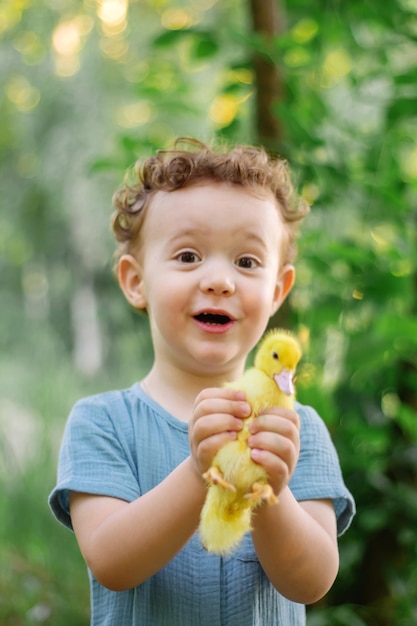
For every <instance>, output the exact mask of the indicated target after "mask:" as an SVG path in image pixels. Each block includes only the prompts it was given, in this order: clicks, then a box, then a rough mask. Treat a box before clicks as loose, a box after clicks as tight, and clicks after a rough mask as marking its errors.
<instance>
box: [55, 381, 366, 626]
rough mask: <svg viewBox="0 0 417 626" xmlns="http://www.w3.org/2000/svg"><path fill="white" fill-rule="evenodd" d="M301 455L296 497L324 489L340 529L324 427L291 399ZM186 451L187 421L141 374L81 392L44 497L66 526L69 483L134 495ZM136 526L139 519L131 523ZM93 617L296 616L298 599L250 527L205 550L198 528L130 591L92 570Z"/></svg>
mask: <svg viewBox="0 0 417 626" xmlns="http://www.w3.org/2000/svg"><path fill="white" fill-rule="evenodd" d="M296 409H297V412H298V413H299V415H300V419H301V451H300V457H299V461H298V464H297V467H296V469H295V472H294V474H293V477H292V479H291V482H290V488H291V491H292V492H293V494H294V496H295V498H296V499H297V500H299V501H300V500H313V499H321V498H330V499H332V500H333V503H334V509H335V513H336V517H337V528H338V533H339V534H341V533H343V532H344V531H345V530H346V528H347V527H348V526H349V524H350V522H351V519H352V517H353V515H354V512H355V504H354V501H353V498H352V496H351V494H350V493H349V491H348V490H347V488H346V487H345V485H344V482H343V478H342V474H341V470H340V465H339V460H338V457H337V453H336V451H335V448H334V446H333V443H332V442H331V439H330V436H329V433H328V431H327V428H326V427H325V425H324V423H323V421H322V420H321V418H320V417H319V416H318V415H317V413H316V412H315V411H314V410H313V409H311V408H310V407H306V406H302V405H299V404H297V407H296ZM189 454H190V449H189V444H188V424H187V423H185V422H181V421H180V420H178V419H176V418H175V417H173V416H172V415H170V413H168V412H167V411H165V410H164V409H163V408H162V407H161V406H160V405H159V404H157V403H156V402H155V401H154V400H153V399H152V398H150V397H149V396H148V395H147V394H146V393H145V392H144V391H143V390H142V388H141V387H140V385H139V384H138V383H136V384H135V385H133V386H132V387H131V388H129V389H126V390H123V391H111V392H108V393H103V394H100V395H97V396H93V397H91V398H86V399H84V400H81V401H80V402H78V403H77V404H76V405H75V407H74V409H73V411H72V413H71V415H70V417H69V420H68V422H67V425H66V429H65V433H64V438H63V442H62V447H61V452H60V457H59V466H58V481H57V485H56V487H55V489H54V490H53V491H52V493H51V495H50V498H49V503H50V506H51V508H52V511H53V513H54V514H55V516H56V517H57V519H58V520H59V521H61V522H62V523H63V524H64V525H65V526H67V527H68V528H72V524H71V518H70V515H69V492H70V491H71V490H72V491H79V492H84V493H91V494H99V495H105V496H112V497H116V498H120V499H123V500H126V501H128V502H131V501H132V500H135V499H136V498H138V497H140V496H141V495H143V494H144V493H146V492H147V491H150V490H151V489H153V488H154V487H155V486H156V485H158V484H159V483H160V482H161V481H162V480H164V478H166V476H167V475H168V474H170V473H171V472H172V471H173V470H174V469H175V468H176V467H177V466H178V465H179V464H180V463H181V462H182V461H184V460H185V459H186V458H187V457H188V456H189ZM138 532H140V529H138ZM89 575H90V583H91V611H92V614H91V625H92V626H194V625H198V626H255V625H256V626H303V625H304V624H305V607H304V605H302V604H297V603H295V602H291V601H290V600H287V599H286V598H284V597H283V596H282V595H280V594H279V593H278V592H277V591H276V590H275V588H274V587H273V586H272V584H271V583H270V582H269V579H268V578H267V576H266V575H265V574H264V572H263V570H262V567H261V565H260V563H259V560H258V558H257V555H256V552H255V549H254V547H253V544H252V539H251V536H250V533H248V534H247V535H246V536H245V537H244V540H243V542H242V544H241V545H240V547H239V548H238V549H237V551H236V552H235V553H233V554H232V555H231V556H227V557H224V558H223V557H219V556H217V555H214V554H210V553H208V552H206V550H204V548H203V547H202V545H201V542H200V539H199V536H198V533H196V534H195V535H194V536H193V537H192V538H191V540H190V541H189V542H188V544H187V545H186V546H185V547H184V548H183V549H182V550H181V551H180V552H179V553H178V554H177V555H176V556H175V557H174V558H173V559H172V561H170V562H169V563H168V564H167V565H166V566H165V567H164V568H163V569H162V570H160V571H159V572H157V573H156V574H155V575H154V576H152V577H151V578H149V579H148V580H146V581H145V582H143V583H142V584H141V585H139V586H138V587H135V588H133V589H130V590H128V591H121V592H115V591H110V590H108V589H106V588H105V587H103V586H102V585H101V584H100V583H99V582H98V581H97V580H96V579H95V578H94V576H93V575H92V573H91V572H89Z"/></svg>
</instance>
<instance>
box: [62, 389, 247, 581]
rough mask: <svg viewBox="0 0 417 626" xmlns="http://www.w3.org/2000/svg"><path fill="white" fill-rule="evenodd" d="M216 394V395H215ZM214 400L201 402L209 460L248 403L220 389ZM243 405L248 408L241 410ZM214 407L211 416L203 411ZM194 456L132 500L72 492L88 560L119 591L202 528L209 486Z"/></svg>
mask: <svg viewBox="0 0 417 626" xmlns="http://www.w3.org/2000/svg"><path fill="white" fill-rule="evenodd" d="M212 395H214V394H212ZM215 395H216V398H215V399H214V401H213V402H211V403H209V404H208V405H207V403H206V404H205V403H204V402H203V403H202V404H201V403H200V404H197V405H196V407H195V411H194V413H195V414H196V415H195V417H193V420H192V422H193V423H194V422H195V420H198V422H197V423H198V427H197V428H195V429H193V432H194V436H193V445H195V446H196V447H197V448H198V449H199V452H198V454H199V455H200V456H201V457H202V458H203V459H206V467H204V469H207V468H208V467H209V465H210V463H211V460H212V459H213V456H214V455H215V453H216V452H217V450H218V448H219V447H221V446H222V445H223V444H224V443H226V441H228V440H230V439H231V438H234V437H235V436H236V432H235V431H236V430H238V429H239V428H240V427H241V422H240V420H238V419H236V417H235V416H236V415H239V414H241V415H242V417H244V416H246V415H247V413H248V410H249V407H248V405H247V404H246V403H243V405H242V402H241V400H240V394H239V392H236V391H234V390H231V389H228V390H222V391H220V392H219V390H217V394H215ZM219 395H220V398H219ZM242 406H243V410H242ZM207 411H211V414H210V415H204V416H203V417H202V419H198V418H200V417H201V413H202V412H207ZM201 474H202V472H200V471H199V469H198V467H197V466H196V464H195V462H194V461H193V460H192V458H191V457H189V458H187V459H186V460H185V461H184V462H183V463H181V464H180V465H179V466H178V467H177V468H176V469H175V470H174V471H173V472H172V473H171V474H170V475H169V476H167V477H166V478H165V480H163V481H162V482H161V483H160V484H159V485H158V486H156V487H155V488H154V489H152V490H151V491H149V492H147V493H145V494H144V495H143V496H141V497H140V498H138V499H137V500H135V501H133V502H131V503H128V502H126V501H124V500H119V499H117V498H110V497H106V496H97V495H91V494H86V493H76V492H71V499H70V511H71V519H72V524H73V527H74V531H75V534H76V536H77V540H78V543H79V545H80V549H81V552H82V554H83V556H84V559H85V561H86V563H87V565H88V566H89V568H90V569H91V571H92V572H93V574H94V576H95V577H96V578H97V580H98V581H99V582H100V583H101V584H103V585H104V586H105V587H108V588H109V589H112V590H114V591H122V590H125V589H129V588H131V587H134V586H136V585H139V584H141V583H142V582H143V581H145V580H146V579H148V578H149V577H150V576H152V575H153V574H155V573H156V572H157V571H159V570H160V569H161V568H162V567H164V566H165V565H166V563H168V562H169V561H170V560H171V559H172V558H173V557H174V556H175V555H176V554H177V553H178V552H179V550H181V549H182V548H183V546H184V545H185V544H186V543H187V541H188V540H189V539H190V538H191V536H192V535H193V534H194V532H195V531H196V530H197V527H198V524H199V519H200V511H201V507H202V505H203V503H204V499H205V495H206V487H205V483H204V480H203V479H202V476H201Z"/></svg>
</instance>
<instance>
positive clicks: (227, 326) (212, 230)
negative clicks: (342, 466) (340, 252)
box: [119, 182, 293, 375]
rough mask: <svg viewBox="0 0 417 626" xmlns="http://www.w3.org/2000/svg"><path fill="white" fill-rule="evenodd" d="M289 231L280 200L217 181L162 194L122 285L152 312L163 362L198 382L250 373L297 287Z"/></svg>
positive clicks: (126, 261)
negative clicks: (256, 351) (286, 243)
mask: <svg viewBox="0 0 417 626" xmlns="http://www.w3.org/2000/svg"><path fill="white" fill-rule="evenodd" d="M283 228H284V227H283V224H282V222H281V218H280V216H279V213H278V209H277V207H276V205H275V202H274V199H273V197H272V195H271V196H269V195H265V194H264V195H263V196H259V195H254V194H252V193H251V192H249V191H248V190H246V189H243V188H240V187H233V186H229V185H226V184H220V183H219V184H213V183H209V182H208V183H205V184H201V185H198V186H193V187H188V188H185V189H180V190H178V191H174V192H158V193H157V194H156V195H155V197H154V198H153V199H152V201H151V204H150V205H149V207H148V212H147V214H146V217H145V221H144V224H143V227H142V231H141V235H140V244H141V245H140V252H139V253H138V256H137V259H135V258H133V257H131V256H127V257H123V258H122V260H121V264H120V272H119V277H120V282H121V286H122V289H123V290H124V292H125V295H126V297H127V298H128V300H129V301H130V303H131V304H133V306H136V307H137V308H145V307H146V309H147V311H148V314H149V319H150V324H151V331H152V337H153V342H154V349H155V359H156V362H157V361H158V359H162V360H165V361H166V360H167V359H168V360H169V361H170V362H171V364H172V365H174V366H176V367H179V368H181V369H186V370H189V371H190V372H193V373H194V374H196V375H213V374H214V373H219V374H221V373H224V374H227V372H231V371H233V369H234V368H237V369H239V368H242V367H243V365H244V361H245V359H246V356H247V354H248V352H249V351H250V350H251V349H252V348H253V347H254V345H255V344H256V343H257V342H258V340H259V338H260V337H261V335H262V334H263V332H264V330H265V327H266V325H267V322H268V319H269V317H270V316H271V315H272V314H273V313H274V312H275V310H276V309H277V308H278V306H279V305H280V303H281V302H282V300H283V298H284V297H285V296H286V294H287V292H288V291H289V289H290V288H291V286H292V282H293V268H292V267H288V266H287V267H286V268H284V269H283V270H281V271H280V261H281V259H280V251H281V249H282V242H283V236H284V235H283V232H284V230H283Z"/></svg>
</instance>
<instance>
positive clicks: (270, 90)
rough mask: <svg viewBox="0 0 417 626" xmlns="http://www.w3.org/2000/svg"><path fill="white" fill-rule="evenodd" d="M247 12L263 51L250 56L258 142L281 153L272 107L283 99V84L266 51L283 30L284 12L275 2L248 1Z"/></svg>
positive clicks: (278, 133) (279, 129) (277, 120)
mask: <svg viewBox="0 0 417 626" xmlns="http://www.w3.org/2000/svg"><path fill="white" fill-rule="evenodd" d="M249 9H250V14H251V20H252V30H253V32H254V33H256V34H258V35H261V36H262V39H263V41H264V52H263V53H261V52H256V53H255V54H254V57H253V68H254V71H255V84H256V96H255V98H256V105H255V128H256V133H257V141H258V142H259V143H260V144H262V145H263V146H264V147H265V148H266V149H267V150H268V151H271V152H280V146H281V142H282V126H281V124H280V122H279V119H278V118H277V116H276V114H274V111H273V107H274V104H276V103H277V102H279V101H280V100H281V99H282V96H283V82H282V77H281V72H280V70H279V68H278V66H277V64H276V63H275V62H274V61H273V59H272V58H271V56H270V55H269V54H268V52H267V51H268V50H270V49H271V48H272V43H273V40H274V38H276V37H277V36H278V35H279V34H280V33H281V32H282V31H283V29H284V20H283V17H282V13H283V11H282V9H281V7H280V3H279V1H278V0H249Z"/></svg>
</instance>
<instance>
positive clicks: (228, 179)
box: [112, 138, 309, 267]
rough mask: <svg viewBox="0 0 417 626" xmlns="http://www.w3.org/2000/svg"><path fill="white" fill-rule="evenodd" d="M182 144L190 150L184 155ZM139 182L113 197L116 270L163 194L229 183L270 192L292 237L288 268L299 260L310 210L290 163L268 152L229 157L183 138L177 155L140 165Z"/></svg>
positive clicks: (243, 150)
mask: <svg viewBox="0 0 417 626" xmlns="http://www.w3.org/2000/svg"><path fill="white" fill-rule="evenodd" d="M180 144H184V145H185V148H183V149H181V148H180ZM133 175H134V180H133V182H131V183H129V182H128V178H127V177H126V180H125V184H124V185H123V187H121V188H120V189H118V190H117V191H116V193H115V194H114V196H113V204H114V206H115V209H116V210H115V212H114V213H113V216H112V228H113V232H114V236H115V238H116V240H117V241H118V242H119V246H118V248H117V250H116V253H115V262H116V267H117V264H118V261H119V259H120V257H121V256H122V255H123V254H129V253H132V252H133V251H134V250H135V249H136V247H137V240H138V235H139V232H140V229H141V227H142V224H143V220H144V217H145V215H146V210H147V207H148V206H149V204H150V201H151V199H152V197H153V196H154V195H155V193H156V192H158V191H175V190H177V189H182V188H185V187H191V186H192V185H197V184H199V183H200V184H201V183H203V182H211V181H212V182H214V183H228V184H230V185H236V186H239V187H244V188H246V189H248V190H249V191H252V192H257V191H259V190H261V191H262V190H265V192H268V191H270V192H272V194H273V195H274V197H275V199H276V202H277V208H278V210H279V211H280V214H281V218H282V221H283V223H284V225H285V228H286V231H287V237H286V240H287V241H286V244H287V245H286V246H285V248H286V249H284V251H283V252H284V258H283V264H285V263H290V262H292V261H293V260H294V259H295V257H296V253H297V250H296V243H295V241H296V237H297V234H298V226H299V222H300V221H301V220H302V219H303V217H304V216H305V215H306V214H307V213H308V211H309V206H308V204H307V202H306V201H305V200H303V199H302V198H301V197H300V196H298V195H297V194H296V193H295V191H294V188H293V185H292V183H291V178H290V172H289V168H288V165H287V162H286V161H285V160H284V159H282V158H280V157H274V156H270V155H268V154H267V152H266V151H265V150H264V149H263V148H258V147H254V146H235V147H234V148H232V149H230V150H229V151H225V150H220V149H218V150H213V149H212V148H210V147H208V146H206V145H205V144H203V143H201V142H200V141H198V140H196V139H192V138H179V139H177V140H176V142H175V144H174V149H173V150H159V151H158V152H157V153H156V155H155V156H152V157H149V158H148V159H146V160H145V161H138V162H137V163H136V164H135V166H134V169H133Z"/></svg>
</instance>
